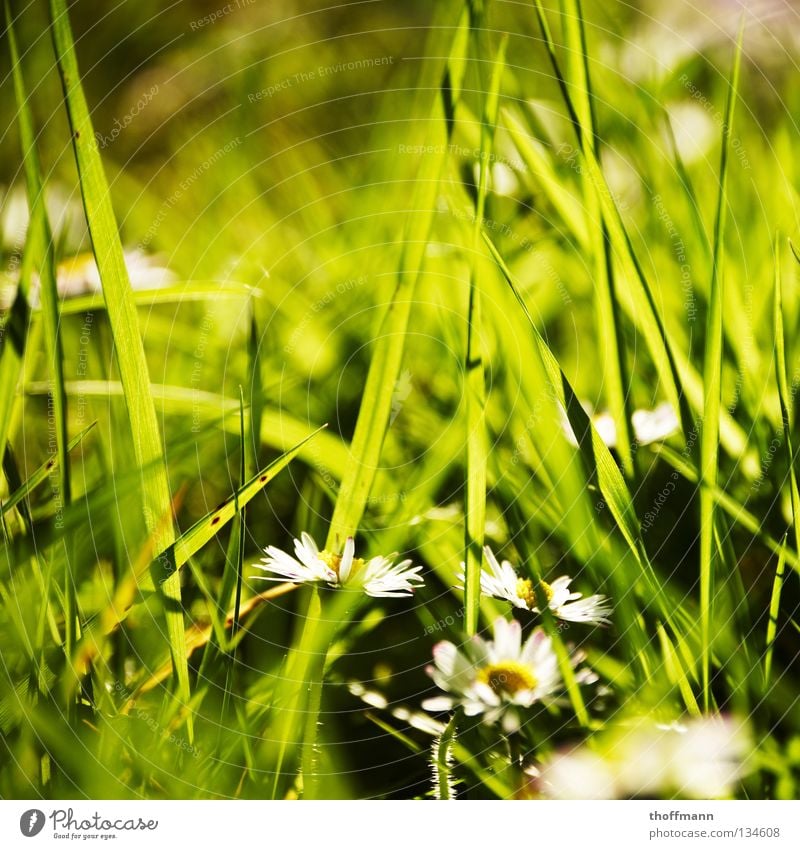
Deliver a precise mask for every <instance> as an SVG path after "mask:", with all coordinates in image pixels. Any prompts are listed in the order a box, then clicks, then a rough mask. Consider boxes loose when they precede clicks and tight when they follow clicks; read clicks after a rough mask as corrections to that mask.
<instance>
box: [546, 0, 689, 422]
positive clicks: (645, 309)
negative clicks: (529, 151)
mask: <svg viewBox="0 0 800 849" xmlns="http://www.w3.org/2000/svg"><path fill="white" fill-rule="evenodd" d="M533 4H534V8H535V11H536V16H537V19H538V21H539V27H540V29H541V31H542V35H543V36H544V42H545V47H546V50H547V55H548V58H549V60H550V65H551V67H552V69H553V73H554V75H555V78H556V81H557V82H558V86H559V89H560V91H561V95H562V98H563V100H564V104H565V106H566V108H567V112H568V114H569V118H570V122H571V123H572V126H573V129H574V131H575V135H576V137H577V140H578V147H579V149H580V150H579V153H580V157H581V159H580V162H581V166H582V167H585V169H586V171H587V172H588V174H589V176H590V178H591V180H592V182H593V184H594V187H595V191H596V192H597V196H598V198H599V201H600V207H601V211H602V214H603V218H604V221H605V224H606V226H607V228H608V234H609V239H610V242H611V246H612V247H613V250H614V255H615V257H616V258H617V259H618V261H620V262H622V263H623V267H625V268H626V271H627V272H629V273H628V274H627V275H626V277H627V278H628V279H629V283H630V284H631V285H632V294H633V296H634V300H635V303H636V307H637V309H636V313H635V314H636V316H637V317H638V320H639V322H640V324H641V327H642V331H643V333H644V337H645V342H646V344H647V346H648V349H649V350H650V354H651V356H652V357H653V362H654V364H655V366H656V369H657V371H658V375H659V377H660V379H661V381H662V383H663V387H664V391H665V393H666V395H667V399H668V400H669V402H670V403H671V404H672V406H673V408H674V409H675V410H677V411H679V413H680V417H681V422H682V424H683V430H684V433H689V431H690V430H691V425H692V417H691V414H690V412H689V409H688V407H687V405H686V401H685V399H684V398H683V394H682V393H681V392H680V391H679V387H680V381H679V378H678V372H677V367H676V365H675V360H674V355H673V353H672V350H671V346H670V342H669V339H668V336H667V332H666V329H665V327H664V324H663V322H662V320H661V317H660V316H659V313H658V310H657V309H656V304H655V299H654V297H653V293H652V289H651V287H650V285H649V283H648V281H647V277H646V276H645V274H644V271H643V269H642V266H641V264H640V262H639V259H638V257H637V256H636V252H635V251H634V249H633V243H632V242H631V239H630V236H629V234H628V232H627V229H626V228H625V224H624V222H623V220H622V216H621V214H620V212H619V208H618V206H617V203H616V201H615V199H614V195H613V193H612V192H611V190H610V189H609V187H608V184H607V182H606V180H605V177H604V176H603V171H602V169H601V167H600V164H599V162H598V161H597V157H596V156H595V153H594V149H593V146H592V144H590V141H589V140H590V138H591V136H590V134H589V132H588V131H587V128H586V127H585V126H584V125H583V123H582V122H581V119H580V116H579V114H578V111H577V110H576V107H575V104H574V102H573V99H572V96H571V94H570V91H569V86H568V84H567V81H566V79H565V77H564V74H563V72H562V70H561V64H560V62H559V60H558V56H557V55H556V46H555V42H554V40H553V37H552V34H551V31H550V25H549V23H548V22H547V15H546V13H545V10H544V6H543V5H542V2H541V0H533Z"/></svg>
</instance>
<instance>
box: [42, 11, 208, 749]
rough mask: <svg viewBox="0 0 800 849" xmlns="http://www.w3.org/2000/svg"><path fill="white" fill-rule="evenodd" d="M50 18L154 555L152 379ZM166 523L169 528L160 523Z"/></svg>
mask: <svg viewBox="0 0 800 849" xmlns="http://www.w3.org/2000/svg"><path fill="white" fill-rule="evenodd" d="M50 16H51V31H52V37H53V46H54V49H55V55H56V61H57V63H58V70H59V74H60V77H61V84H62V88H63V90H64V100H65V104H66V108H67V116H68V118H69V124H70V128H71V131H72V146H73V150H74V153H75V160H76V163H77V167H78V176H79V179H80V187H81V196H82V198H83V206H84V210H85V213H86V221H87V224H88V226H89V234H90V236H91V241H92V250H93V252H94V256H95V261H96V262H97V268H98V270H99V272H100V279H101V280H102V284H103V295H104V297H105V301H106V309H107V312H108V319H109V323H110V325H111V332H112V336H113V339H114V351H115V354H116V360H117V365H118V367H119V372H120V377H121V380H122V386H123V390H124V393H125V404H126V407H127V410H128V417H129V421H130V427H131V438H132V441H133V449H134V456H135V458H136V462H137V463H138V465H139V466H140V467H141V468H143V469H144V468H147V469H148V471H147V472H143V477H144V480H143V482H142V496H143V498H142V510H143V514H144V521H145V526H146V527H147V530H148V532H149V533H153V532H155V533H157V539H156V550H158V551H164V552H166V551H167V550H168V549H169V547H170V546H171V545H172V543H173V542H174V540H175V529H174V524H173V522H172V519H171V516H172V503H171V498H170V489H169V479H168V477H167V471H166V466H165V465H164V463H163V460H162V459H161V458H162V448H161V437H160V434H159V429H158V420H157V418H156V411H155V406H154V404H153V399H152V397H151V395H150V377H149V374H148V371H147V362H146V360H145V354H144V348H143V345H142V339H141V336H140V334H139V325H138V318H137V314H136V306H135V303H134V299H133V295H132V292H131V285H130V280H129V278H128V271H127V269H126V267H125V259H124V256H123V251H122V243H121V241H120V237H119V232H118V230H117V224H116V219H115V217H114V210H113V207H112V205H111V194H110V191H109V187H108V182H107V181H106V176H105V172H104V170H103V165H102V162H101V160H100V153H99V150H98V146H97V141H96V139H95V135H94V131H93V127H92V120H91V116H90V114H89V107H88V105H87V102H86V97H85V95H84V92H83V88H82V86H81V81H80V73H79V70H78V60H77V56H76V54H75V45H74V41H73V37H72V30H71V28H70V23H69V17H68V14H67V4H66V0H50ZM167 516H169V517H170V521H168V522H165V521H163V520H164V517H167ZM161 592H162V593H163V595H164V597H165V600H166V605H165V607H166V611H165V616H166V621H167V634H168V640H169V644H170V649H171V652H172V659H173V664H174V671H175V677H176V685H177V690H176V698H177V699H178V700H180V701H181V702H182V703H183V704H185V705H186V704H188V703H189V699H190V689H189V667H188V662H187V658H186V646H185V636H184V622H183V609H182V606H181V586H180V578H179V576H178V574H177V570H175V573H174V574H171V575H170V576H169V577H168V578H167V579H166V580H165V581H164V582H163V584H161ZM188 731H189V736H190V738H191V737H193V727H192V721H191V717H190V720H189V725H188ZM190 742H191V740H190Z"/></svg>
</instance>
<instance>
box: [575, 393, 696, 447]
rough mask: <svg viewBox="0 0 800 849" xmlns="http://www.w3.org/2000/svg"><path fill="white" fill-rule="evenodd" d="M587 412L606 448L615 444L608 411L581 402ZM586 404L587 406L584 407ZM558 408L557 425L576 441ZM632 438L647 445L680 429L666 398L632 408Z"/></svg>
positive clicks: (612, 424)
mask: <svg viewBox="0 0 800 849" xmlns="http://www.w3.org/2000/svg"><path fill="white" fill-rule="evenodd" d="M583 407H584V409H586V412H587V414H588V415H589V417H590V418H591V420H592V424H593V425H594V428H595V430H596V431H597V434H598V436H599V437H600V439H602V440H603V442H604V443H605V444H606V445H607V446H608V447H609V448H616V445H617V426H616V424H615V423H614V419H613V418H612V417H611V414H610V413H593V412H592V410H591V407H590V406H588V405H586V404H584V405H583ZM587 407H588V409H587ZM560 409H561V427H562V429H563V430H564V434H565V435H566V437H567V439H568V440H569V442H570V443H571V444H572V445H577V444H578V440H577V438H576V436H575V431H574V430H573V429H572V425H571V424H570V422H569V419H568V418H567V413H566V411H565V410H564V408H563V407H561V408H560ZM631 425H632V429H633V438H634V439H635V440H636V442H638V443H639V445H651V444H652V443H654V442H661V441H662V440H664V439H668V438H669V437H670V436H672V434H674V433H677V432H678V431H679V430H680V426H681V423H680V421H679V419H678V417H677V416H676V415H675V411H674V410H673V409H672V405H671V404H670V403H669V402H668V401H664V402H663V403H661V404H659V405H658V406H657V407H655V408H654V409H652V410H634V412H633V414H632V415H631Z"/></svg>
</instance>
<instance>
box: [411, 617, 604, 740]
mask: <svg viewBox="0 0 800 849" xmlns="http://www.w3.org/2000/svg"><path fill="white" fill-rule="evenodd" d="M580 659H581V658H580V657H577V656H576V657H574V658H573V660H574V661H575V662H576V663H577V662H578V661H579V660H580ZM433 662H434V665H433V666H429V667H428V669H427V672H428V674H429V675H430V676H431V678H433V680H434V682H435V683H436V685H437V686H438V687H440V688H441V689H442V690H444V691H445V692H446V693H449V694H450V695H449V696H439V697H436V698H432V699H427V700H426V701H425V702H423V703H422V706H423V708H424V709H425V710H431V711H443V710H451V709H453V708H454V707H457V706H461V707H462V708H463V710H464V713H465V714H466V715H467V716H478V715H481V714H482V715H483V720H484V722H486V723H487V724H493V723H495V722H497V721H498V720H500V721H501V722H502V727H503V729H504V730H505V731H506V732H508V733H510V732H512V731H515V730H517V729H518V728H519V726H520V717H519V709H521V708H528V707H530V706H531V705H533V704H534V703H535V702H541V701H547V700H551V699H552V698H554V696H555V694H556V693H557V692H558V691H559V690H560V689H561V684H562V681H561V674H560V672H559V669H558V659H557V657H556V654H555V651H554V650H553V645H552V641H551V639H550V637H548V636H547V634H545V633H544V631H542V629H541V628H536V629H535V630H534V631H533V633H532V634H531V635H530V636H529V637H528V639H527V640H526V641H525V643H524V644H523V643H522V628H521V627H520V624H519V622H515V621H511V622H507V621H506V620H505V619H503V618H502V617H500V618H498V619H496V620H495V622H494V640H493V641H491V640H490V641H487V640H483V639H482V638H481V637H477V636H476V637H472V639H471V640H470V641H469V643H467V644H466V646H465V648H464V650H463V651H462V650H461V649H459V648H458V647H457V646H456V645H454V644H453V643H451V642H448V641H446V640H445V641H443V642H440V643H437V644H436V645H435V646H434V648H433ZM577 679H578V680H579V681H580V682H582V683H588V682H590V681H592V680H595V678H594V675H593V673H592V672H591V671H590V670H588V669H584V670H581V671H580V672H579V673H578V675H577Z"/></svg>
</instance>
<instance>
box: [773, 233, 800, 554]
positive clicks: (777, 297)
mask: <svg viewBox="0 0 800 849" xmlns="http://www.w3.org/2000/svg"><path fill="white" fill-rule="evenodd" d="M774 288H775V291H774V300H773V333H774V337H775V375H776V378H777V382H778V401H779V403H780V408H781V424H782V427H783V445H784V449H785V453H786V466H787V469H788V471H789V494H790V503H791V507H792V526H793V528H794V546H795V551H796V552H797V554H798V556H800V490H798V487H797V475H796V474H795V462H796V457H795V453H794V449H793V447H792V414H793V412H794V411H793V410H792V397H793V395H792V393H791V392H790V390H789V383H788V380H787V377H786V343H785V341H784V340H785V337H784V328H783V292H782V290H783V286H782V282H781V251H780V239H779V238H778V237H776V238H775V285H774Z"/></svg>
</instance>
